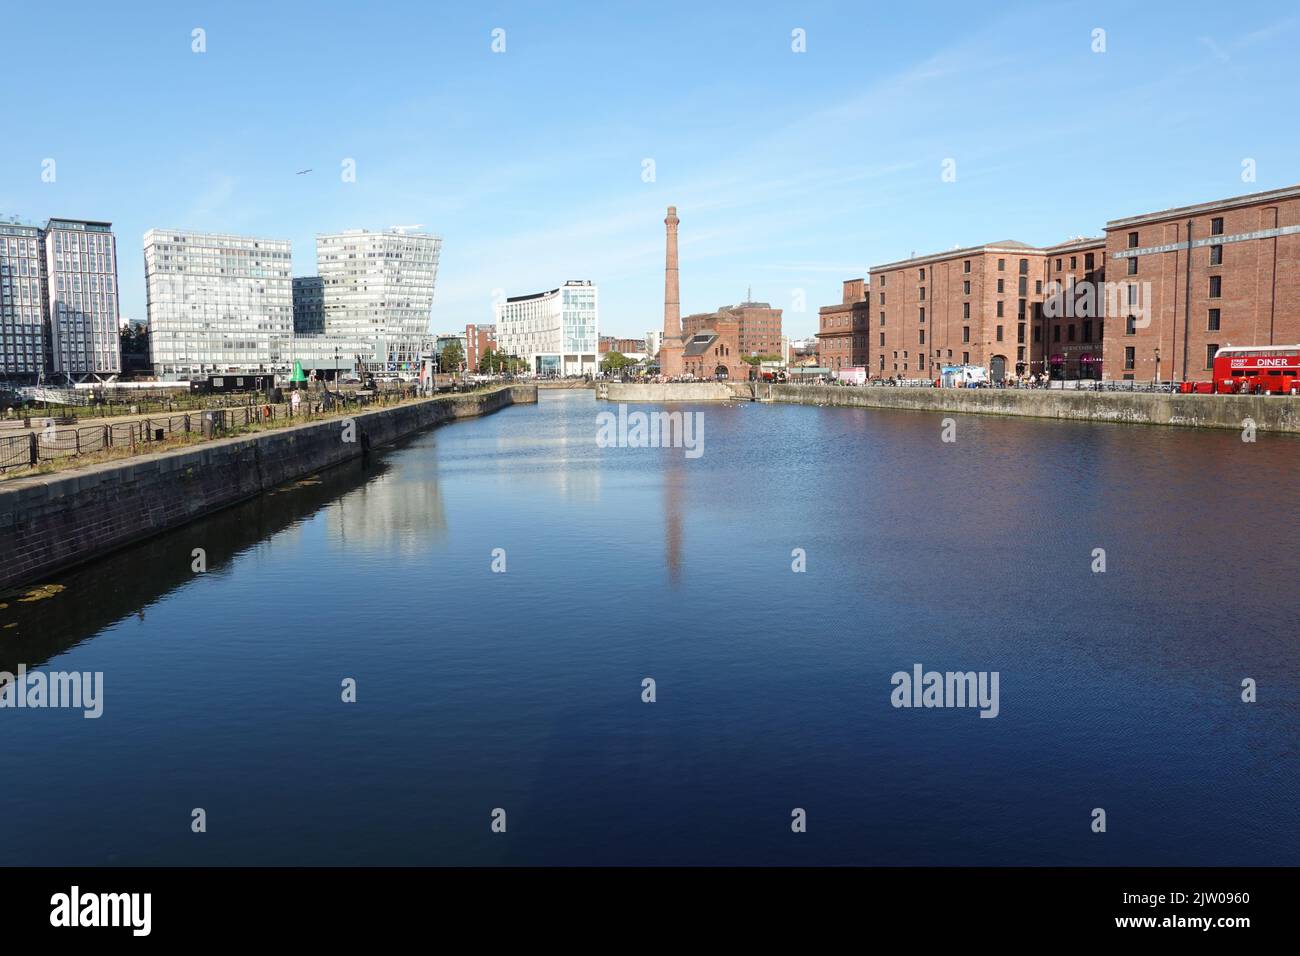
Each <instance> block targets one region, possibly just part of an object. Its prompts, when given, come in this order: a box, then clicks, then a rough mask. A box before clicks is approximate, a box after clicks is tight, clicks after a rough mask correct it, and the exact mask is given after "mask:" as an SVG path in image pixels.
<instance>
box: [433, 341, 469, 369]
mask: <svg viewBox="0 0 1300 956" xmlns="http://www.w3.org/2000/svg"><path fill="white" fill-rule="evenodd" d="M464 363H465V350H464V349H463V348H461V347H460V342H459V341H455V340H453V341H451V342H449V343H448V344H447V346H446V347H445V348H443V350H442V353H441V355H440V356H439V358H438V368H439V369H440V370H442V371H444V372H459V371H460V367H461V366H462V365H463V364H464Z"/></svg>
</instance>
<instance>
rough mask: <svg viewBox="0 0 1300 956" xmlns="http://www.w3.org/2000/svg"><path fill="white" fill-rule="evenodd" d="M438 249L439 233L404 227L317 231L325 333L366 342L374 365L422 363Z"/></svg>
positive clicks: (386, 368) (379, 368)
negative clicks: (403, 228) (414, 230)
mask: <svg viewBox="0 0 1300 956" xmlns="http://www.w3.org/2000/svg"><path fill="white" fill-rule="evenodd" d="M441 249H442V239H441V238H439V237H438V236H434V235H430V234H428V233H422V232H410V231H405V230H402V229H388V230H384V231H378V232H376V231H371V230H369V229H350V230H347V231H345V232H340V233H333V234H329V235H318V236H317V237H316V268H317V271H318V272H319V273H320V280H321V295H322V305H321V309H322V312H323V313H324V331H325V335H326V337H327V338H329V339H333V340H338V341H348V342H362V343H365V344H366V346H367V356H366V358H365V364H366V366H367V368H368V369H369V371H372V372H397V373H401V372H415V371H418V369H419V363H420V353H421V351H422V350H423V349H425V348H426V346H427V342H428V340H429V338H430V323H431V321H432V315H433V292H434V286H435V284H436V283H437V278H438V256H439V254H440V252H441Z"/></svg>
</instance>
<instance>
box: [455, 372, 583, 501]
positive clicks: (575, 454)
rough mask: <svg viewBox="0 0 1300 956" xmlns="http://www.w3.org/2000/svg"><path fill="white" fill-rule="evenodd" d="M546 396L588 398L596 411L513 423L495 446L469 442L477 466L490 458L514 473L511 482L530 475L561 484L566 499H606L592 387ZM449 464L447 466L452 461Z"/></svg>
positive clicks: (548, 483) (549, 483)
mask: <svg viewBox="0 0 1300 956" xmlns="http://www.w3.org/2000/svg"><path fill="white" fill-rule="evenodd" d="M575 391H576V390H575ZM542 394H543V396H545V395H546V393H545V392H543V393H542ZM543 401H547V402H550V401H575V402H586V403H587V404H588V405H590V406H591V416H590V418H585V417H584V416H583V415H582V414H578V415H569V414H567V411H566V412H565V413H562V414H561V416H556V417H555V418H554V419H549V418H543V419H542V420H540V421H537V422H535V423H533V426H532V427H523V426H520V425H517V424H515V423H510V424H508V425H506V426H505V427H503V428H502V429H501V430H500V431H498V432H497V434H496V435H495V436H494V440H493V441H492V444H491V447H490V448H489V447H486V444H485V447H483V448H481V449H480V448H479V447H477V446H475V445H466V446H465V449H466V451H470V452H473V464H474V465H475V466H478V465H481V464H483V463H484V462H490V467H491V468H492V469H493V470H495V471H496V472H497V473H498V474H499V475H501V476H508V477H509V480H510V481H511V482H517V481H519V480H520V479H521V478H522V477H525V476H526V477H527V478H528V480H529V481H532V482H536V483H537V484H538V485H540V486H543V487H551V488H554V489H556V490H557V491H559V493H560V494H561V495H562V496H563V497H564V499H565V500H566V501H569V502H572V503H576V504H596V503H597V502H599V501H600V494H601V487H600V484H601V470H602V468H603V467H604V461H603V456H602V453H601V451H602V450H601V449H600V448H599V447H597V445H596V441H595V437H596V422H595V418H596V410H597V409H596V404H595V399H594V398H593V397H592V392H590V391H588V390H586V389H582V390H581V394H573V393H564V394H559V395H555V396H554V398H551V397H546V398H544V399H543ZM588 423H589V427H588ZM539 461H544V462H546V464H547V467H545V468H538V467H537V463H538V462H539ZM443 465H444V468H446V466H447V463H446V462H444V463H443ZM520 466H524V467H523V468H521V467H520Z"/></svg>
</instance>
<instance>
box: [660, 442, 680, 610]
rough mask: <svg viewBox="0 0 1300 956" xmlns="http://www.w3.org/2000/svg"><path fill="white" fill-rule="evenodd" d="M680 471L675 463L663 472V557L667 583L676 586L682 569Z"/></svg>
mask: <svg viewBox="0 0 1300 956" xmlns="http://www.w3.org/2000/svg"><path fill="white" fill-rule="evenodd" d="M681 481H682V473H681V471H680V470H679V467H678V466H676V465H670V466H669V467H668V470H667V471H665V472H664V548H665V554H664V559H665V561H666V562H667V564H668V583H669V584H671V585H672V586H673V587H677V585H678V583H679V582H680V581H681V570H682V506H681V500H680V499H681Z"/></svg>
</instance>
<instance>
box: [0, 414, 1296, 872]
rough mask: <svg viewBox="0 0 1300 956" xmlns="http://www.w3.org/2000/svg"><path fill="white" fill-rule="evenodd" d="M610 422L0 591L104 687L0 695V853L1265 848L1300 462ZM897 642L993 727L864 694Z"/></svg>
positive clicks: (742, 417)
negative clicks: (344, 693) (634, 433)
mask: <svg viewBox="0 0 1300 956" xmlns="http://www.w3.org/2000/svg"><path fill="white" fill-rule="evenodd" d="M609 407H610V406H598V405H597V404H596V403H595V401H594V400H593V399H592V397H591V393H589V392H582V393H570V392H563V393H557V392H550V393H548V392H543V394H542V400H541V403H540V405H538V406H536V407H527V406H521V407H516V408H512V409H508V410H506V411H504V412H502V413H500V414H497V415H494V416H491V417H489V418H484V419H479V420H472V421H468V422H462V423H458V424H454V425H450V426H447V427H444V428H440V429H438V430H435V431H432V432H428V433H425V434H423V435H420V436H418V437H416V438H414V439H413V440H410V441H408V442H407V443H405V444H403V445H401V446H399V447H396V448H392V449H387V450H385V451H384V452H383V453H381V454H379V455H377V456H376V457H375V460H373V461H372V462H371V463H370V465H369V466H368V467H366V468H363V467H361V466H360V465H359V464H355V465H349V466H346V467H343V468H339V469H335V470H332V471H329V472H326V473H323V474H321V475H319V476H317V477H316V478H314V479H310V480H308V481H305V482H302V483H300V484H299V485H297V486H294V487H290V488H286V489H283V490H280V491H278V492H277V493H275V494H272V495H269V496H266V497H265V498H263V499H261V500H259V501H256V502H252V503H249V504H246V505H243V506H240V507H237V508H233V509H230V510H227V511H225V512H222V513H220V514H218V515H216V516H214V517H212V518H210V519H208V520H206V521H203V522H200V523H197V524H194V525H191V526H189V527H186V528H184V529H182V530H180V531H178V532H176V533H173V534H170V535H167V536H165V537H162V538H158V539H155V540H153V541H151V542H148V543H147V544H145V545H142V546H140V547H137V548H134V549H131V550H129V551H125V552H121V553H119V554H116V555H114V556H112V557H110V558H107V559H105V560H103V561H102V562H100V563H98V564H96V565H93V566H91V567H89V568H87V569H85V570H83V571H80V572H77V573H74V574H70V575H66V576H63V577H59V578H56V579H55V582H56V583H59V584H62V585H64V586H65V590H64V591H62V592H61V593H59V594H57V595H56V596H54V597H51V598H48V599H46V600H44V601H38V602H33V603H30V604H25V603H19V602H16V601H14V600H13V599H12V598H9V599H6V603H7V606H6V607H4V608H3V609H0V625H3V626H0V670H13V669H14V667H16V665H17V663H18V662H20V661H21V662H24V663H27V664H28V665H29V666H39V667H41V668H43V669H44V668H48V669H52V670H63V671H68V670H77V671H102V672H103V673H104V683H105V691H104V693H105V704H104V714H103V716H102V717H101V718H100V719H98V720H85V719H83V718H82V717H81V715H80V713H79V712H74V711H56V710H0V863H2V864H10V865H12V864H53V865H57V864H98V863H109V864H164V863H176V864H233V863H252V864H259V863H265V864H331V863H366V864H381V863H398V864H543V863H562V864H582V863H651V864H655V863H728V864H754V863H793V864H804V863H819V864H820V863H829V864H843V863H858V864H931V863H949V864H975V863H992V864H1084V865H1090V864H1123V865H1127V864H1261V863H1262V864H1290V865H1296V864H1300V773H1298V770H1297V768H1298V767H1300V755H1298V753H1297V751H1298V749H1300V663H1298V659H1300V658H1298V655H1297V642H1298V641H1300V595H1298V591H1297V580H1298V579H1300V575H1298V573H1297V572H1300V506H1298V505H1297V486H1298V481H1297V476H1298V475H1300V441H1296V440H1295V439H1291V438H1277V437H1270V436H1261V437H1260V439H1259V441H1258V442H1257V443H1255V444H1247V443H1243V442H1242V441H1240V438H1239V436H1238V435H1237V433H1235V432H1223V433H1220V432H1195V431H1188V430H1179V429H1160V428H1149V427H1128V426H1115V425H1096V426H1094V425H1085V424H1077V423H1051V422H1036V421H1025V420H1014V419H999V418H986V417H959V418H958V419H957V436H958V440H957V442H956V443H955V444H943V443H941V442H940V441H939V431H940V425H939V419H938V417H937V416H935V415H930V414H925V413H917V412H886V411H869V410H859V409H833V408H823V409H818V408H803V407H795V406H771V407H761V406H757V405H748V404H746V405H735V406H730V407H721V406H696V407H693V408H691V409H690V410H698V411H701V412H702V413H703V415H704V423H705V431H704V435H705V446H704V447H705V453H704V455H703V456H702V457H701V458H699V459H696V460H687V459H686V458H685V457H684V456H683V455H682V453H681V451H666V450H654V449H618V448H609V449H602V448H599V447H597V446H596V444H595V441H594V438H595V433H596V424H595V416H596V413H597V412H598V411H600V410H602V409H603V408H609ZM638 408H642V409H645V408H646V407H644V406H638ZM197 547H201V548H204V549H205V550H206V552H207V556H208V568H209V570H208V572H207V573H206V574H194V573H192V572H191V570H190V565H191V560H192V559H191V551H192V549H194V548H197ZM494 548H503V549H505V553H506V560H507V568H508V570H507V572H506V573H505V574H495V573H492V571H491V562H492V550H493V549H494ZM795 548H803V549H804V550H805V551H806V554H807V572H806V573H803V574H794V573H792V572H791V570H790V566H791V552H792V550H793V549H795ZM1095 548H1104V549H1105V551H1106V560H1107V570H1106V573H1104V574H1094V573H1092V571H1091V564H1092V560H1093V559H1092V552H1093V549H1095ZM915 663H920V664H923V665H924V666H925V667H926V668H927V669H931V668H933V669H936V670H943V671H946V670H976V671H983V670H987V671H998V672H999V673H1000V691H1001V693H1000V698H1001V699H1000V706H1001V713H1000V715H999V716H998V717H997V718H996V719H992V720H989V719H980V718H979V717H978V715H977V712H976V711H974V710H958V709H947V710H908V709H895V708H893V707H892V706H891V705H890V700H889V698H890V691H891V690H892V687H891V684H890V676H891V675H892V674H893V673H894V672H895V671H899V670H910V669H911V667H912V665H913V664H915ZM346 677H352V678H355V680H356V681H357V685H358V701H357V703H355V704H343V703H341V702H340V682H341V681H342V680H343V679H344V678H346ZM645 677H652V678H654V679H655V681H656V682H657V696H658V700H657V702H655V703H654V704H646V703H642V701H641V681H642V679H643V678H645ZM1246 677H1250V678H1253V679H1255V680H1256V681H1257V682H1258V686H1259V691H1258V695H1259V700H1258V702H1257V703H1254V704H1246V703H1243V702H1242V701H1241V698H1240V694H1241V681H1242V679H1243V678H1246ZM195 807H202V808H204V809H205V810H206V811H207V815H208V832H207V833H206V834H201V835H198V834H194V833H192V832H191V831H190V813H191V810H192V809H193V808H195ZM497 807H501V808H504V809H505V810H506V811H507V815H508V816H507V819H508V832H507V833H506V834H504V835H499V834H493V833H491V832H490V828H489V823H490V814H491V812H492V810H493V808H497ZM795 807H801V808H804V809H806V811H807V814H808V832H807V833H806V834H801V835H795V834H792V833H791V832H790V813H791V810H792V809H793V808H795ZM1094 807H1103V808H1105V810H1106V812H1107V817H1108V819H1107V823H1108V827H1107V832H1106V833H1105V834H1104V835H1098V834H1094V833H1092V832H1091V830H1090V827H1089V824H1090V822H1091V811H1092V809H1093V808H1094Z"/></svg>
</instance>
